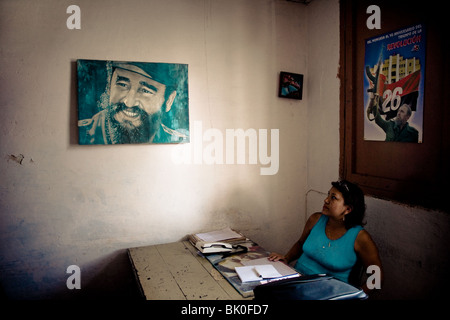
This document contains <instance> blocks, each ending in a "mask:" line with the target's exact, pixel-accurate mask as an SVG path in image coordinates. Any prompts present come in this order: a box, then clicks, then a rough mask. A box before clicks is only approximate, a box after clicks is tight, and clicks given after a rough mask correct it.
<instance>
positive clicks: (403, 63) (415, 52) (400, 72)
mask: <svg viewBox="0 0 450 320" xmlns="http://www.w3.org/2000/svg"><path fill="white" fill-rule="evenodd" d="M425 49H426V46H425V27H424V25H423V24H417V25H413V26H409V27H406V28H403V29H400V30H397V31H394V32H389V33H386V34H383V35H379V36H376V37H373V38H370V39H367V40H366V43H365V50H366V51H365V69H364V140H369V141H396V142H413V143H422V135H423V96H424V78H425Z"/></svg>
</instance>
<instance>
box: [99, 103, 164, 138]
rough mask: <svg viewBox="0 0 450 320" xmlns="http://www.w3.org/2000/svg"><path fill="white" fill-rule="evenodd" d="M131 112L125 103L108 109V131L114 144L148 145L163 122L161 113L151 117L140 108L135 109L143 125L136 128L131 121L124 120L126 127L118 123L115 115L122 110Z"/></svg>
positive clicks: (133, 110)
mask: <svg viewBox="0 0 450 320" xmlns="http://www.w3.org/2000/svg"><path fill="white" fill-rule="evenodd" d="M124 109H125V110H130V108H128V107H126V106H125V105H124V104H123V103H116V104H113V105H111V106H110V107H109V108H108V114H107V116H106V119H107V121H108V126H107V130H108V133H109V137H110V139H111V142H112V143H113V144H123V143H148V142H151V141H152V140H153V138H154V136H155V134H156V132H157V131H158V129H159V124H160V122H161V112H157V113H154V114H152V115H149V114H148V113H147V112H145V111H144V110H142V109H141V108H139V107H133V108H132V112H133V113H138V114H139V117H140V122H141V124H140V125H139V126H137V127H136V126H134V125H133V124H132V123H131V122H130V121H128V120H123V121H124V122H126V125H123V124H122V123H120V122H118V121H117V120H116V119H115V118H114V115H115V114H116V113H118V112H120V111H122V110H124Z"/></svg>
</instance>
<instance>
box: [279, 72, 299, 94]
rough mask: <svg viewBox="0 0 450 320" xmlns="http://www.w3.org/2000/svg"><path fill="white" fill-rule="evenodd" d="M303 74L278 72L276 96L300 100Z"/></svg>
mask: <svg viewBox="0 0 450 320" xmlns="http://www.w3.org/2000/svg"><path fill="white" fill-rule="evenodd" d="M302 93H303V75H302V74H298V73H292V72H284V71H281V72H280V84H279V90H278V96H279V97H280V98H288V99H296V100H302Z"/></svg>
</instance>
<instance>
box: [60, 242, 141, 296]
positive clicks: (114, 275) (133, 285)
mask: <svg viewBox="0 0 450 320" xmlns="http://www.w3.org/2000/svg"><path fill="white" fill-rule="evenodd" d="M98 266H103V267H102V268H100V269H98ZM80 267H81V289H71V290H69V289H65V290H64V292H61V293H60V294H59V295H58V296H57V297H55V298H56V299H64V300H65V299H75V300H76V299H79V300H103V299H105V300H106V299H107V300H111V299H112V300H114V299H120V300H139V299H142V296H141V294H140V290H139V287H138V284H137V282H136V279H135V277H134V273H133V269H132V266H131V262H130V260H129V257H128V252H127V250H126V249H123V250H119V251H116V252H114V253H112V254H110V255H109V256H107V257H103V258H102V259H99V260H97V261H95V262H93V263H91V264H90V265H88V266H85V267H82V266H80ZM90 273H91V274H93V276H91V277H90V279H87V280H84V279H85V278H87V277H86V275H88V274H90ZM69 276H70V275H69V274H68V275H67V277H69Z"/></svg>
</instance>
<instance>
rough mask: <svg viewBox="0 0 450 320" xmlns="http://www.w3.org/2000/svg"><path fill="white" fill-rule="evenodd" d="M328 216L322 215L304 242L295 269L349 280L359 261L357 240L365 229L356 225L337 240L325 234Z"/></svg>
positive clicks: (303, 272)
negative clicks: (356, 248) (356, 247)
mask: <svg viewBox="0 0 450 320" xmlns="http://www.w3.org/2000/svg"><path fill="white" fill-rule="evenodd" d="M327 221H328V216H325V215H322V216H321V217H320V219H319V221H317V223H316V225H315V226H314V227H313V228H312V230H311V233H310V234H309V236H308V238H307V239H306V241H305V243H304V244H303V254H302V255H301V257H300V258H299V259H298V260H297V263H296V264H295V269H296V270H298V272H300V273H301V274H303V275H311V274H319V273H325V274H327V275H330V276H333V277H335V278H337V279H339V280H342V281H345V282H348V277H349V275H350V271H351V270H352V268H353V266H354V265H355V263H356V261H357V256H356V252H355V240H356V237H357V236H358V233H359V232H360V231H361V230H362V229H363V228H362V227H361V226H356V227H353V228H351V229H348V230H347V232H346V233H345V234H344V235H343V236H342V237H340V238H339V239H336V240H330V239H328V237H327V235H326V234H325V226H326V225H327Z"/></svg>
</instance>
